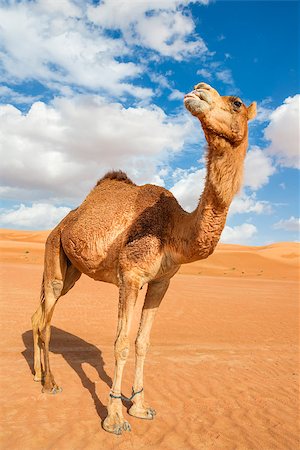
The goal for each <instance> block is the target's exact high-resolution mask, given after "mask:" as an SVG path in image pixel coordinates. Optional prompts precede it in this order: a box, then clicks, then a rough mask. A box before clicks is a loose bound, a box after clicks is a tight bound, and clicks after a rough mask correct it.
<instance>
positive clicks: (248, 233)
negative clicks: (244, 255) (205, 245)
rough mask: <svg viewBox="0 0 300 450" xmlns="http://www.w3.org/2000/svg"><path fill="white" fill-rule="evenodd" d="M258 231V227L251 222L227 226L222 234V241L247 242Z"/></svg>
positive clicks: (232, 242)
mask: <svg viewBox="0 0 300 450" xmlns="http://www.w3.org/2000/svg"><path fill="white" fill-rule="evenodd" d="M256 233H257V228H256V226H255V225H253V224H251V223H243V224H242V225H236V226H234V227H230V226H228V225H226V226H225V228H224V230H223V233H222V235H221V242H224V243H230V244H246V243H248V242H249V241H250V240H251V238H252V237H253V236H254V235H255V234H256Z"/></svg>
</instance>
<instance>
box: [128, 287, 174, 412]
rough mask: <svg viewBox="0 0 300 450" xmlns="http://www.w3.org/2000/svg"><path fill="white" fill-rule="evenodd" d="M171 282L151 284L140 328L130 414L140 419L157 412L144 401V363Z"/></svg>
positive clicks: (136, 343) (136, 346)
mask: <svg viewBox="0 0 300 450" xmlns="http://www.w3.org/2000/svg"><path fill="white" fill-rule="evenodd" d="M169 284H170V280H169V279H167V280H163V281H159V282H158V281H156V282H152V283H149V286H148V290H147V294H146V298H145V303H144V306H143V311H142V317H141V322H140V327H139V331H138V335H137V339H136V342H135V355H136V368H135V378H134V383H133V389H132V390H133V395H134V396H133V398H132V402H133V405H132V406H131V408H130V409H129V411H128V412H129V414H130V415H131V416H134V417H138V418H140V419H153V417H154V416H155V414H156V412H155V410H154V409H152V408H151V407H150V406H149V405H148V404H147V403H146V402H145V401H144V390H143V387H144V379H143V378H144V362H145V357H146V353H147V350H148V348H149V344H150V332H151V328H152V324H153V320H154V317H155V314H156V312H157V310H158V307H159V305H160V303H161V301H162V299H163V297H164V295H165V293H166V291H167V289H168V287H169Z"/></svg>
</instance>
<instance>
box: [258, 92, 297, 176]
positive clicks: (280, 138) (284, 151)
mask: <svg viewBox="0 0 300 450" xmlns="http://www.w3.org/2000/svg"><path fill="white" fill-rule="evenodd" d="M299 123H300V95H299V94H297V95H295V96H294V97H288V98H286V99H285V100H284V102H283V104H282V105H280V106H279V107H278V108H276V109H275V110H274V111H273V112H272V113H271V115H270V123H269V125H268V126H267V127H266V129H265V137H266V138H267V139H268V140H269V141H271V143H270V146H269V148H268V152H269V154H270V155H272V156H274V157H275V158H276V160H277V162H278V163H279V164H280V165H281V166H283V167H294V168H300V157H299V145H300V144H299V143H300V134H299V133H300V127H299Z"/></svg>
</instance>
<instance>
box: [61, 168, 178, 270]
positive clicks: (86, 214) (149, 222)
mask: <svg viewBox="0 0 300 450" xmlns="http://www.w3.org/2000/svg"><path fill="white" fill-rule="evenodd" d="M178 212H182V213H183V211H182V209H181V207H180V206H179V205H178V203H177V201H176V199H175V198H174V197H173V195H172V194H171V193H170V192H169V191H167V190H166V189H164V188H162V187H159V186H155V185H144V186H137V185H135V184H134V183H132V182H130V180H128V179H120V178H117V177H116V178H114V177H113V176H107V177H104V179H102V180H100V181H99V182H98V183H97V185H96V186H95V188H94V189H93V190H92V191H91V192H90V194H89V195H88V196H87V197H86V199H85V200H84V202H83V203H82V204H81V205H80V206H79V208H78V209H77V210H76V211H74V213H73V214H72V215H71V216H70V220H69V221H68V220H67V221H65V223H64V227H63V229H62V232H61V239H62V244H63V248H64V250H65V252H66V254H67V255H68V257H69V258H70V259H71V260H72V261H73V262H74V263H75V262H76V261H75V260H76V259H78V261H79V260H80V262H82V260H86V264H87V265H88V266H89V269H92V267H94V266H95V267H98V266H99V264H100V263H101V264H102V261H103V260H106V262H107V264H108V265H109V266H110V265H111V264H112V260H113V259H114V258H117V257H118V254H119V252H120V249H122V248H124V246H126V245H127V244H128V243H130V242H133V241H135V240H138V239H140V238H141V237H142V236H145V234H147V235H151V236H155V238H157V239H159V240H160V241H162V242H163V241H164V240H165V238H166V236H167V235H168V234H170V233H169V229H170V228H173V225H174V224H173V222H174V217H175V216H178ZM176 213H177V214H176Z"/></svg>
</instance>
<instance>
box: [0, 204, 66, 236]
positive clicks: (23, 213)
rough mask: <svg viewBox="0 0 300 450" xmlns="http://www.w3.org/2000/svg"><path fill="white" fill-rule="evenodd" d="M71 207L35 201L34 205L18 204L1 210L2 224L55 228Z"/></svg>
mask: <svg viewBox="0 0 300 450" xmlns="http://www.w3.org/2000/svg"><path fill="white" fill-rule="evenodd" d="M69 211H70V208H67V207H64V206H59V207H56V206H53V205H51V204H48V203H33V204H32V206H25V205H23V204H21V205H18V206H16V207H14V208H11V209H2V210H1V211H0V226H1V227H4V228H7V227H9V228H22V229H24V228H26V229H30V230H41V229H49V228H53V227H54V226H56V225H57V223H59V222H60V220H61V219H62V218H63V217H65V216H66V214H68V213H69Z"/></svg>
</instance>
